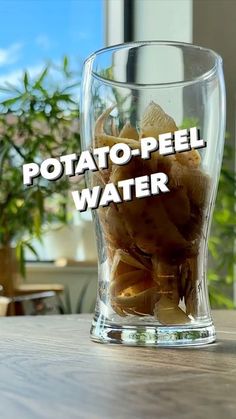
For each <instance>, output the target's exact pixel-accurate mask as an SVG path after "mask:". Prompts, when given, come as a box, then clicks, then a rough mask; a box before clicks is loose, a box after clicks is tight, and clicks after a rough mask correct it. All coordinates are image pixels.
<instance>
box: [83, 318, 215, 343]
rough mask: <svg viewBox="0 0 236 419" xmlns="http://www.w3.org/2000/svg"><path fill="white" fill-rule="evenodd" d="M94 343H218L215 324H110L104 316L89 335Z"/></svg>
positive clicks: (95, 322) (95, 321)
mask: <svg viewBox="0 0 236 419" xmlns="http://www.w3.org/2000/svg"><path fill="white" fill-rule="evenodd" d="M90 336H91V339H92V340H93V341H94V342H99V343H110V344H121V345H128V346H156V347H157V346H162V347H180V346H181V347H183V346H201V345H206V344H209V343H212V342H215V340H216V334H215V328H214V325H213V323H212V322H207V323H204V324H201V323H200V322H199V323H197V324H196V322H195V323H194V324H188V325H186V326H178V325H176V326H163V325H157V326H154V325H148V324H147V325H122V326H121V325H119V324H113V323H112V324H111V323H110V324H109V322H106V319H105V318H104V316H100V317H98V318H97V319H94V320H93V322H92V327H91V331H90Z"/></svg>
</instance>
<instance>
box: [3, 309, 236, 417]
mask: <svg viewBox="0 0 236 419" xmlns="http://www.w3.org/2000/svg"><path fill="white" fill-rule="evenodd" d="M214 319H215V324H216V328H217V331H218V334H217V336H218V341H217V343H215V344H211V345H208V346H206V347H202V348H190V349H189V348H182V349H180V348H178V349H161V348H141V347H138V348H137V347H124V346H122V347H121V346H116V345H102V344H97V343H93V342H90V339H89V328H90V322H91V316H90V315H71V316H48V317H46V316H45V317H44V316H41V317H16V318H2V319H1V320H0V322H1V328H0V331H1V332H0V336H1V346H0V348H1V349H0V417H1V419H15V418H19V419H44V418H52V419H74V418H82V419H90V418H91V419H93V418H101V419H114V418H115V419H116V418H119V419H126V418H127V419H128V418H129V419H133V418H135V419H139V418H141V419H146V418H158V419H160V418H161V419H163V418H165V419H172V418H173V419H179V418H181V419H182V418H184V419H185V418H186V419H211V418H214V419H218V418H219V419H222V418H224V415H225V417H226V418H227V419H229V418H234V419H235V418H236V311H235V312H233V311H227V312H226V311H217V312H215V313H214Z"/></svg>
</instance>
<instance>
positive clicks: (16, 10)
mask: <svg viewBox="0 0 236 419" xmlns="http://www.w3.org/2000/svg"><path fill="white" fill-rule="evenodd" d="M0 16H1V25H0V84H2V82H3V81H4V79H7V80H8V81H11V82H14V81H15V80H16V79H17V78H19V77H20V73H21V72H22V70H25V69H29V71H30V72H31V73H32V75H34V74H37V72H38V71H40V68H41V67H42V65H43V63H44V62H45V60H48V59H50V60H53V61H55V62H58V61H59V60H60V59H61V57H62V56H63V55H65V54H66V55H68V56H69V57H70V58H71V59H72V61H73V63H74V68H75V67H77V68H78V69H80V68H81V65H82V62H83V60H84V59H85V58H86V57H87V56H88V55H89V54H90V53H91V52H93V51H95V50H97V49H99V48H102V47H103V46H104V45H103V43H104V19H103V0H0Z"/></svg>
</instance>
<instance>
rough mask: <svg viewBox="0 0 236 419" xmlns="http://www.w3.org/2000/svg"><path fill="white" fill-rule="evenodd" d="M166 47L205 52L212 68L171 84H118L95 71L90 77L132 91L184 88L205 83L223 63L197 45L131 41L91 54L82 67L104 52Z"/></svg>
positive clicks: (216, 56)
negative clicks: (210, 59) (145, 47)
mask: <svg viewBox="0 0 236 419" xmlns="http://www.w3.org/2000/svg"><path fill="white" fill-rule="evenodd" d="M150 45H153V46H155V45H156V46H166V47H170V46H174V47H177V46H179V47H183V48H190V49H192V50H195V51H199V52H205V53H207V54H209V56H211V57H212V58H213V60H214V64H213V65H212V67H211V68H210V69H209V70H208V71H205V72H203V73H202V74H201V75H200V76H198V77H195V78H192V79H189V80H181V81H173V82H160V83H158V82H157V83H145V84H141V83H132V82H120V81H116V80H110V79H108V78H106V77H103V76H101V75H100V74H97V73H96V72H95V71H93V69H92V71H91V73H92V76H93V77H94V78H96V79H97V80H100V81H101V82H103V83H104V84H109V85H113V86H114V85H115V86H118V87H126V88H127V87H128V88H132V89H148V88H159V89H160V88H168V87H185V86H190V85H193V84H196V83H199V82H203V81H206V80H208V79H210V78H212V76H214V75H215V74H216V73H217V70H218V68H219V67H221V66H222V63H223V59H222V57H221V55H220V54H218V53H217V52H215V51H214V50H213V49H210V48H205V47H202V46H199V45H195V44H191V43H188V42H179V41H156V40H151V41H133V42H124V43H121V44H115V45H111V46H109V47H104V48H101V49H99V50H97V51H95V52H93V53H92V54H90V55H89V56H88V58H87V59H86V60H85V61H84V67H85V66H87V65H88V64H89V63H91V62H94V60H95V59H96V57H98V56H99V55H102V54H103V53H105V52H109V51H115V50H117V51H118V50H122V49H130V48H137V47H139V46H150Z"/></svg>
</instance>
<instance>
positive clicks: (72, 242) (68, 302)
mask: <svg viewBox="0 0 236 419" xmlns="http://www.w3.org/2000/svg"><path fill="white" fill-rule="evenodd" d="M0 15H1V17H2V19H1V28H0V40H1V41H0V186H1V187H0V246H1V247H0V285H1V286H2V291H1V293H2V298H1V300H0V315H4V314H6V313H8V314H10V315H15V314H54V313H58V312H60V313H62V314H63V313H71V312H73V313H79V312H91V311H93V309H94V304H95V295H96V286H97V261H96V259H97V254H96V246H95V237H94V232H93V227H92V223H91V214H90V213H89V212H86V213H83V215H81V214H79V213H78V212H76V211H75V210H74V204H73V202H72V200H71V197H70V189H71V187H72V185H71V182H69V181H68V180H66V179H62V180H60V181H58V182H53V183H52V184H50V183H49V182H45V181H44V182H43V181H42V183H41V184H40V187H38V188H28V189H25V188H24V187H23V185H22V178H21V167H22V164H23V163H24V162H31V161H33V160H36V161H37V160H38V161H40V160H42V159H43V158H46V157H49V156H54V155H55V156H57V155H58V154H63V153H64V154H69V153H72V152H76V153H79V152H80V134H79V126H80V121H79V116H80V113H79V96H80V80H81V71H82V64H83V61H84V60H85V59H86V57H87V56H88V55H89V54H91V53H92V52H94V51H96V50H98V49H100V48H103V47H105V46H109V45H113V44H118V43H122V42H130V41H138V40H173V41H182V42H189V43H194V44H197V45H201V46H204V47H207V48H212V49H214V50H215V51H217V52H218V53H219V54H220V55H221V56H222V57H223V59H224V71H225V80H226V88H227V134H226V147H225V155H224V163H223V167H222V173H221V179H220V185H219V191H218V196H217V203H216V207H215V212H214V217H213V225H212V230H211V237H210V242H209V270H208V279H209V290H210V299H211V303H212V306H213V307H214V308H234V307H235V304H236V286H235V285H234V284H235V281H234V278H235V272H236V270H235V251H234V250H235V225H236V223H235V221H236V215H235V204H236V198H235V196H236V195H235V109H236V108H235V92H236V56H235V53H234V40H235V39H236V26H235V18H236V2H235V1H234V0H0ZM74 183H75V184H76V188H77V189H78V188H79V187H83V180H81V181H80V182H78V179H76V180H75V181H74Z"/></svg>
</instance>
